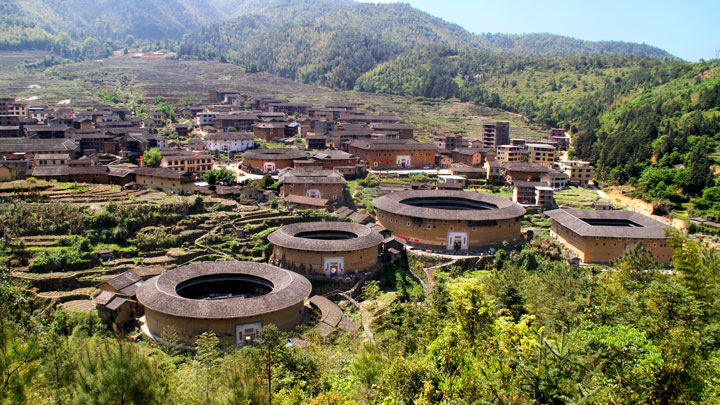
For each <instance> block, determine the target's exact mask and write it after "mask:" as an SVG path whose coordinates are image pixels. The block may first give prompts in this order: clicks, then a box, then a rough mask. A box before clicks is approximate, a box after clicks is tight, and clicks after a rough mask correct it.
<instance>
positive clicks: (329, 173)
mask: <svg viewBox="0 0 720 405" xmlns="http://www.w3.org/2000/svg"><path fill="white" fill-rule="evenodd" d="M279 182H280V184H281V185H280V197H282V198H285V197H287V196H289V195H291V194H294V195H299V196H303V197H309V198H322V199H325V200H328V201H331V202H333V203H336V202H342V201H344V199H345V198H344V189H345V183H346V182H345V178H344V177H343V175H342V174H340V172H337V171H335V170H317V169H310V168H303V169H294V170H288V171H285V172H283V173H282V174H281V175H280V177H279Z"/></svg>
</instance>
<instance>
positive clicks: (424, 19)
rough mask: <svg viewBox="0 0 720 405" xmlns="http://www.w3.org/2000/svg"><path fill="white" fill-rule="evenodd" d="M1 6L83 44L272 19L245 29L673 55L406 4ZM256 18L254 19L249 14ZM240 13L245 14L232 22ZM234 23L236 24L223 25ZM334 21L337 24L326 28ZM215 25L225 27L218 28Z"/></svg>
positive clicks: (232, 45)
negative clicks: (469, 26) (452, 16)
mask: <svg viewBox="0 0 720 405" xmlns="http://www.w3.org/2000/svg"><path fill="white" fill-rule="evenodd" d="M0 11H2V14H1V15H0V24H1V25H2V29H3V31H7V32H10V31H12V30H13V29H15V30H16V29H17V27H25V28H28V27H29V28H33V29H37V30H42V31H45V32H46V33H48V34H50V35H57V34H58V33H60V32H66V33H68V34H70V36H71V37H72V38H73V39H76V40H80V41H82V40H84V39H85V38H87V37H94V38H97V39H98V40H100V41H103V40H106V39H115V40H122V39H124V38H125V37H126V36H127V35H133V36H134V37H136V38H138V39H146V40H168V39H174V40H179V39H181V37H182V36H183V35H184V34H185V33H188V32H191V31H194V30H200V32H199V33H198V32H195V33H193V35H192V38H193V39H195V40H201V41H203V42H207V45H208V46H209V47H210V48H212V49H214V50H217V51H229V50H239V49H242V48H243V47H244V46H245V45H244V42H245V37H244V36H240V35H237V33H235V32H232V31H229V30H230V29H232V28H237V27H238V26H242V25H243V24H248V22H249V21H252V20H255V19H258V18H260V19H263V20H265V21H266V24H264V25H260V26H252V24H249V26H248V27H243V29H242V31H244V32H247V31H248V30H252V29H258V28H261V29H265V28H267V27H268V24H269V25H271V26H272V27H273V28H274V29H278V30H286V31H287V33H288V35H291V34H293V33H296V32H297V31H296V30H297V28H298V26H303V25H308V24H309V23H310V24H312V25H314V26H318V27H321V28H324V29H325V30H333V29H337V27H338V25H339V23H341V22H342V23H345V24H347V23H352V25H353V28H354V29H358V30H359V32H360V33H361V34H364V35H370V34H374V33H375V32H374V31H372V30H371V29H372V28H378V27H380V32H379V33H378V34H379V36H380V37H381V38H382V39H383V40H390V41H392V42H398V43H400V44H413V45H418V44H422V45H437V44H446V45H450V46H461V47H470V48H474V47H477V48H482V49H486V50H493V51H503V52H509V53H512V54H517V55H570V54H635V55H648V56H652V57H658V58H671V57H672V56H671V55H669V54H668V53H667V52H665V51H663V50H660V49H657V48H654V47H651V46H647V45H644V44H643V45H639V44H628V43H621V42H587V41H581V40H576V39H572V38H566V37H561V36H557V35H550V34H529V35H505V34H483V35H474V34H472V33H470V32H468V31H466V30H464V29H463V28H461V27H459V26H457V25H454V24H450V23H448V22H446V21H443V20H442V19H440V18H437V17H433V16H431V15H429V14H427V13H424V12H422V11H419V10H417V9H414V8H412V7H410V6H409V5H407V4H400V3H396V4H367V3H358V2H355V1H352V0H299V1H290V0H270V1H262V0H122V1H113V0H97V1H91V0H8V1H5V2H3V4H0ZM248 16H251V18H249V19H247V18H242V17H248ZM235 18H239V19H238V20H237V21H232V20H234V19H235ZM228 20H230V21H229V22H228V25H223V22H225V21H228ZM314 20H320V21H318V22H316V21H314ZM328 22H334V23H330V24H329V25H323V24H327V23H328ZM213 24H219V25H218V26H214V27H213V26H212V25H213ZM206 26H210V27H209V30H210V32H215V31H219V32H223V33H224V34H225V35H227V38H228V41H224V40H223V41H220V42H219V43H215V41H214V39H216V38H214V37H209V38H205V37H203V31H204V29H203V28H201V27H206ZM253 34H255V35H260V34H262V33H261V32H253ZM406 34H410V35H409V36H407V35H406ZM27 35H28V36H29V35H31V34H30V33H28V34H27ZM294 39H300V38H294ZM268 45H274V44H268Z"/></svg>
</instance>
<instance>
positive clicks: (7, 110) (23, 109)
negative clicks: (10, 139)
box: [0, 97, 27, 117]
mask: <svg viewBox="0 0 720 405" xmlns="http://www.w3.org/2000/svg"><path fill="white" fill-rule="evenodd" d="M0 115H17V116H22V117H25V116H26V115H27V105H26V104H23V103H18V102H16V101H15V99H14V98H12V97H3V98H0Z"/></svg>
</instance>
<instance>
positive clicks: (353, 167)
mask: <svg viewBox="0 0 720 405" xmlns="http://www.w3.org/2000/svg"><path fill="white" fill-rule="evenodd" d="M311 156H312V159H313V160H316V161H318V162H320V163H321V166H322V168H323V169H325V170H337V171H339V172H340V173H342V174H343V175H345V177H346V178H347V176H348V175H350V176H355V175H357V172H358V168H360V167H361V166H362V165H360V159H359V158H358V157H357V156H355V155H352V154H350V153H347V152H343V151H341V150H332V149H328V150H321V151H317V152H314V153H312V154H311Z"/></svg>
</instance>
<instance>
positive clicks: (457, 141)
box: [433, 135, 470, 150]
mask: <svg viewBox="0 0 720 405" xmlns="http://www.w3.org/2000/svg"><path fill="white" fill-rule="evenodd" d="M433 143H434V144H435V146H437V148H438V149H447V150H453V149H459V148H467V147H468V146H469V145H470V142H468V141H467V140H466V139H464V138H463V136H462V135H436V136H435V137H433Z"/></svg>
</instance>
